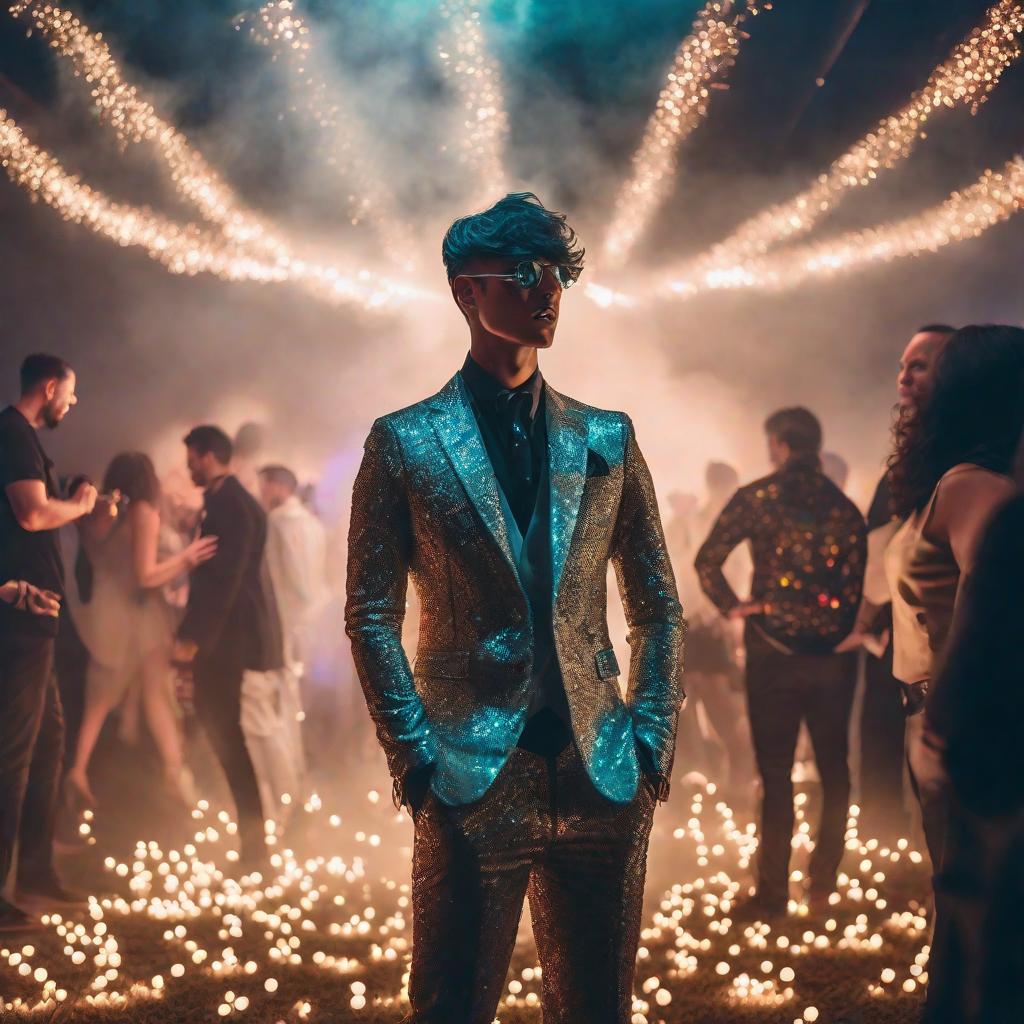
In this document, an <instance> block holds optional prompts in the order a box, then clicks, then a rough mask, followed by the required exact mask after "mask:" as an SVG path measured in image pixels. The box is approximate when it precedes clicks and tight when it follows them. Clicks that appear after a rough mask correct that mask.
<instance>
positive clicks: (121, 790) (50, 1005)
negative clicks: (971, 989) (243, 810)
mask: <svg viewBox="0 0 1024 1024" xmlns="http://www.w3.org/2000/svg"><path fill="white" fill-rule="evenodd" d="M367 770H368V771H369V773H370V777H372V778H375V779H377V780H378V784H379V781H380V775H379V767H378V766H377V765H376V764H374V765H370V766H368V767H367ZM122 771H123V768H122ZM136 774H137V773H131V772H125V773H124V774H121V775H117V774H116V773H115V774H114V775H113V777H111V776H110V774H109V766H108V777H107V778H106V780H105V783H104V785H105V792H106V793H107V800H106V801H104V805H103V806H109V807H110V808H111V809H110V810H108V811H104V810H103V808H102V807H101V809H100V810H99V811H98V812H97V815H96V817H95V820H94V821H93V831H94V835H95V840H96V842H95V844H94V845H92V846H90V847H88V848H87V850H86V852H85V853H84V854H79V855H78V856H76V857H75V858H74V859H73V860H72V861H70V862H69V872H70V873H73V874H75V875H76V876H77V877H76V880H77V881H79V882H81V883H82V884H84V885H86V886H88V891H90V892H93V893H94V894H96V896H97V900H96V901H94V902H93V903H92V905H91V906H90V907H89V908H87V909H85V910H81V911H78V912H76V913H73V914H71V915H68V916H66V917H62V918H59V919H58V918H48V919H47V924H46V927H45V928H44V929H43V930H42V931H41V932H40V934H39V935H38V936H32V937H31V938H29V939H19V940H17V941H16V942H12V941H10V940H3V939H0V993H2V996H3V999H4V1000H5V1003H6V1005H5V1007H3V1008H0V1018H2V1019H3V1020H4V1021H7V1020H18V1019H32V1020H53V1021H76V1022H78V1021H80V1022H97V1024H98V1022H103V1024H111V1022H115V1021H116V1022H120V1021H125V1022H127V1021H131V1022H133V1024H171V1022H175V1024H177V1022H188V1024H201V1022H204V1021H218V1020H244V1021H249V1022H252V1024H274V1022H276V1021H287V1022H293V1021H296V1022H297V1021H302V1020H310V1021H322V1022H327V1021H361V1022H367V1024H378V1022H379V1024H383V1022H388V1024H393V1022H395V1021H398V1020H399V1019H400V1018H401V1016H402V1014H403V1012H404V1009H405V1007H404V1005H403V1002H402V990H403V974H404V971H405V969H406V961H407V957H408V951H409V941H410V929H409V919H408V907H407V895H408V893H407V888H406V886H407V882H408V871H409V861H410V850H409V847H410V843H411V826H410V823H409V822H408V820H407V819H406V818H404V817H403V816H400V815H396V814H395V813H394V811H393V809H392V808H391V806H390V803H389V802H388V800H387V794H386V790H385V789H384V787H383V786H381V791H380V794H379V796H378V795H377V794H376V793H374V794H369V795H368V793H369V788H370V786H369V784H364V782H363V780H362V779H355V778H352V777H349V778H348V779H346V783H347V784H346V785H345V786H339V787H337V792H336V793H335V794H334V795H333V796H332V797H331V798H329V799H328V798H327V797H325V802H326V803H327V806H326V807H323V808H321V809H313V810H311V811H300V812H299V813H300V814H301V815H302V821H303V824H304V829H303V831H304V832H305V838H304V839H302V840H301V841H300V842H299V843H298V844H297V847H298V848H300V849H301V851H302V852H301V854H300V856H299V857H298V858H295V857H292V856H287V855H285V856H284V857H283V858H282V861H281V865H280V866H281V869H282V870H281V873H280V875H279V877H278V879H277V880H275V882H274V883H273V884H272V885H270V886H268V887H266V888H260V887H255V886H252V885H242V886H239V885H238V884H237V883H236V882H235V881H233V880H232V879H231V878H230V877H229V876H230V875H231V871H230V868H231V863H230V861H229V860H228V859H227V852H226V851H227V849H228V847H229V846H230V843H231V837H230V835H228V834H227V826H226V825H225V823H224V821H223V820H221V819H220V818H219V817H218V813H217V811H216V810H215V809H214V808H209V809H207V810H205V811H196V812H195V818H194V819H193V820H191V821H188V820H187V819H185V820H183V819H182V818H181V817H180V816H176V815H175V814H174V813H173V812H172V810H171V809H170V808H167V807H164V806H162V805H161V804H160V803H159V801H156V800H155V798H154V796H153V794H152V792H151V788H150V787H148V786H146V785H144V784H143V781H141V780H140V779H139V778H137V777H136ZM716 800H717V796H716V795H715V794H713V793H708V792H706V791H704V790H701V789H696V790H691V791H689V792H684V788H683V787H681V786H679V787H677V794H676V796H675V797H674V800H673V802H672V803H671V804H670V805H668V806H666V807H663V808H662V809H660V811H659V813H658V817H657V821H656V827H655V834H654V837H653V840H652V851H651V859H650V869H649V874H648V886H647V907H646V910H645V932H644V935H643V939H642V949H641V953H640V959H639V961H638V969H637V983H636V996H635V1002H634V1024H661V1022H664V1024H673V1022H686V1024H703V1022H708V1024H711V1022H714V1024H724V1022H730V1024H775V1022H784V1024H792V1022H794V1021H798V1020H799V1021H802V1022H805V1024H813V1022H814V1021H820V1022H822V1024H826V1022H828V1024H839V1022H848V1024H853V1022H859V1024H910V1022H912V1021H916V1020H917V1017H918V1015H919V1012H920V992H921V989H920V985H919V984H918V982H917V981H916V980H915V981H914V991H911V992H907V991H904V988H903V986H904V982H906V980H907V979H909V978H911V977H912V976H911V973H910V970H911V967H912V965H913V964H914V961H915V957H917V958H919V959H920V960H922V962H923V961H924V957H922V956H921V955H920V954H921V949H922V946H923V945H924V943H925V942H926V941H927V933H926V930H925V920H924V918H923V917H921V916H920V911H921V905H920V903H919V902H918V901H919V900H921V899H923V897H924V895H925V892H926V888H927V879H926V874H925V870H924V866H923V865H921V864H920V863H915V862H914V861H916V860H918V858H917V856H916V855H914V858H913V859H912V858H911V851H909V850H907V849H904V850H896V849H893V850H884V849H883V848H881V847H878V846H875V845H874V844H865V845H864V846H861V843H862V841H863V840H862V838H858V839H857V840H853V839H851V842H850V849H849V850H848V854H847V859H846V861H845V862H844V872H845V875H844V881H843V884H841V886H840V888H839V896H838V902H837V904H836V906H835V907H834V908H832V910H831V911H830V913H829V914H828V915H826V916H824V917H818V918H812V917H810V916H807V915H803V914H801V913H799V912H797V913H794V914H793V915H791V916H790V917H788V918H787V919H786V920H785V921H784V922H783V923H782V924H780V925H777V926H773V927H772V928H770V929H768V928H767V927H766V926H760V927H755V926H753V925H748V924H740V923H737V922H735V921H732V920H731V919H730V908H729V905H728V903H725V904H723V902H722V900H723V899H728V898H729V897H730V896H731V895H733V893H734V890H735V889H736V888H737V887H738V885H744V886H745V885H746V884H747V883H748V881H749V870H748V868H747V861H748V858H749V854H750V853H751V848H752V841H751V839H750V837H749V834H748V833H747V831H746V830H745V825H746V823H745V822H743V821H741V822H739V823H734V822H733V820H732V818H731V816H730V814H729V812H728V810H727V809H726V808H725V807H724V805H722V804H719V805H718V806H716ZM114 806H117V807H118V811H117V812H115V811H114V809H113V807H114ZM806 806H807V805H804V807H803V808H801V812H802V811H803V809H805V808H806ZM336 811H337V813H338V814H340V815H341V817H340V818H338V817H336V816H332V815H334V813H335V812H336ZM207 830H211V831H207ZM140 841H141V843H142V845H137V844H138V843H140ZM150 841H152V842H153V846H147V845H146V843H147V842H150ZM807 846H808V844H807V843H806V841H805V840H803V839H802V838H801V839H800V840H799V842H798V849H797V850H796V856H795V858H794V860H795V867H796V868H797V869H799V867H800V865H801V864H803V863H805V862H806V854H807ZM172 851H173V852H172ZM879 872H880V873H882V874H884V876H885V877H884V880H881V881H875V876H876V874H877V873H879ZM168 879H174V880H173V881H168ZM795 892H796V888H794V893H795ZM901 915H902V916H901ZM76 929H77V931H78V934H76ZM175 930H177V931H175ZM25 947H29V948H27V949H26V948H25ZM76 954H77V955H76ZM83 954H84V955H83ZM74 960H81V962H80V963H75V962H74ZM23 965H28V966H27V967H25V966H23ZM175 965H180V968H179V967H175ZM247 965H248V966H247ZM721 965H724V966H721ZM536 968H537V963H536V954H535V950H534V947H533V941H532V937H531V935H530V931H529V924H528V920H526V916H524V922H523V927H522V930H521V933H520V941H519V942H518V944H517V948H516V952H515V956H514V959H513V964H512V967H511V970H510V974H509V979H508V980H509V984H510V986H511V987H510V988H507V989H506V995H507V997H508V1000H509V1005H502V1006H501V1007H499V1012H498V1017H499V1019H500V1021H501V1022H502V1024H527V1022H530V1024H537V1022H539V1021H540V1009H539V1007H538V1006H537V1005H536V1000H537V995H538V993H539V991H540V981H539V978H538V977H537V971H536ZM887 968H888V969H890V970H891V971H892V972H893V978H892V980H891V981H887V982H883V980H882V979H883V978H885V979H888V978H889V975H888V974H884V973H883V972H885V971H886V969H887ZM179 970H180V971H181V972H182V973H181V976H180V977H178V976H175V975H176V974H177V973H178V972H179ZM916 970H917V969H916ZM43 972H45V973H43ZM720 972H721V973H720ZM790 972H792V977H791V976H790ZM744 975H745V976H746V977H744ZM271 979H272V981H271ZM268 981H271V983H270V987H271V988H274V989H275V990H274V991H272V992H271V991H268ZM275 982H276V987H275V986H274V984H273V983H275ZM769 983H770V984H769ZM759 986H761V987H760V990H759ZM908 987H910V986H909V985H908ZM58 989H59V990H61V992H62V993H63V994H64V995H63V998H62V1000H61V1001H59V1002H58V1001H56V998H55V996H56V995H57V994H59V993H57V992H56V990H58ZM47 997H49V998H47ZM19 999H20V1000H22V1002H21V1003H20V1004H18V1003H17V1002H16V1001H17V1000H19ZM581 1024H584V1022H581Z"/></svg>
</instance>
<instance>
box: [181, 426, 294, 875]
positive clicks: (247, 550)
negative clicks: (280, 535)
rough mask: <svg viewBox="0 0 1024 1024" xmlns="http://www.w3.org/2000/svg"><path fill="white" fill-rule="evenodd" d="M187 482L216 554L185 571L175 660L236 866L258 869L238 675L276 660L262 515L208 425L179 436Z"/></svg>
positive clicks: (256, 802)
mask: <svg viewBox="0 0 1024 1024" xmlns="http://www.w3.org/2000/svg"><path fill="white" fill-rule="evenodd" d="M185 448H186V451H187V453H188V468H189V472H190V473H191V475H192V480H193V482H194V483H195V484H196V485H197V486H198V487H202V488H203V489H204V490H205V491H206V496H205V499H204V502H203V507H204V513H203V526H202V534H203V536H211V537H216V538H217V540H218V543H217V554H216V556H215V557H214V558H212V559H211V560H210V561H209V562H206V563H205V564H203V565H201V566H199V567H198V568H197V569H196V571H195V572H194V573H193V575H192V580H191V584H190V589H189V598H188V607H187V609H186V611H185V618H184V620H183V621H182V624H181V627H180V628H179V630H178V644H177V646H176V649H175V662H176V663H177V664H179V665H180V664H190V665H191V666H192V675H193V678H194V680H195V707H196V714H197V715H198V716H199V720H200V721H201V722H202V724H203V728H204V729H205V730H206V734H207V736H208V737H209V740H210V744H211V746H212V747H213V749H214V752H215V753H216V755H217V758H218V759H219V760H220V763H221V767H222V768H223V769H224V774H225V775H226V776H227V780H228V785H229V786H230V787H231V794H232V796H233V797H234V800H235V807H236V809H237V812H238V829H239V837H240V840H241V866H242V867H243V868H248V869H251V870H255V869H258V868H261V867H264V866H265V861H266V851H265V847H264V842H263V809H262V806H261V804H260V795H259V788H258V786H257V783H256V775H255V772H254V771H253V765H252V759H251V758H250V756H249V751H248V749H247V748H246V745H245V738H244V736H243V734H242V726H241V723H240V705H241V692H242V676H243V675H244V673H245V671H246V670H247V669H251V670H254V671H260V672H265V671H268V670H270V669H275V668H280V667H281V665H282V657H281V644H280V628H279V627H278V624H277V622H276V621H275V614H274V610H273V606H272V604H271V603H270V600H269V595H268V593H267V589H266V580H265V577H264V574H263V547H264V544H265V543H266V538H267V519H266V515H265V513H264V512H263V509H262V508H260V505H259V503H258V502H257V501H256V499H255V498H253V496H252V495H251V494H249V492H248V491H247V490H246V489H245V488H244V487H243V486H242V485H241V484H240V483H239V482H238V480H237V479H236V478H235V477H234V476H232V475H231V473H230V472H229V469H228V467H229V464H230V462H231V454H232V451H231V440H230V438H229V437H228V436H227V434H225V433H224V431H222V430H220V429H219V428H218V427H212V426H202V427H196V428H195V429H194V430H192V431H191V433H189V435H188V436H187V437H186V438H185Z"/></svg>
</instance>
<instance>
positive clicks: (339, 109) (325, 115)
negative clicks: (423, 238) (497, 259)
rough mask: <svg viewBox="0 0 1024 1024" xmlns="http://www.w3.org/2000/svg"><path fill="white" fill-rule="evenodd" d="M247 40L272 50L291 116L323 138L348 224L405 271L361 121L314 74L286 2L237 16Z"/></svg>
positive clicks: (316, 62) (317, 59)
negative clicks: (372, 235)
mask: <svg viewBox="0 0 1024 1024" xmlns="http://www.w3.org/2000/svg"><path fill="white" fill-rule="evenodd" d="M246 22H248V23H249V29H250V34H251V36H252V38H253V39H255V40H256V41H257V42H258V43H260V44H261V45H263V46H266V47H267V48H269V49H270V50H271V51H272V54H273V58H272V59H273V60H275V61H277V60H278V59H280V60H281V62H282V64H283V65H284V66H285V67H286V68H287V70H288V73H289V75H290V76H291V85H292V89H291V95H292V97H293V99H294V104H295V105H293V107H292V110H293V112H297V111H298V110H299V109H301V111H302V112H303V113H304V114H305V116H306V117H307V118H308V119H309V120H310V121H311V122H312V123H313V124H315V125H316V126H317V127H318V128H319V130H320V132H321V135H322V137H323V139H324V151H325V152H324V155H325V158H326V163H327V165H328V166H329V167H331V168H333V169H334V170H335V172H336V173H337V174H338V175H339V176H341V177H342V178H343V179H344V180H345V181H346V182H347V183H348V185H349V188H350V189H351V191H350V192H349V194H348V197H347V198H348V204H349V219H350V222H351V223H352V224H353V226H354V225H357V224H359V223H360V222H362V221H364V220H365V221H367V222H368V223H370V224H371V225H372V227H373V229H374V230H375V231H376V232H377V235H378V237H379V238H380V240H381V242H382V243H383V245H384V249H385V251H386V252H387V253H388V254H389V256H391V257H392V258H394V259H395V260H396V262H398V263H400V264H401V265H402V266H403V268H404V269H407V270H408V269H411V266H412V259H411V257H412V253H413V246H412V242H411V235H410V232H409V229H408V227H407V226H406V225H405V224H403V223H402V221H401V218H400V216H399V213H398V209H397V206H396V203H395V198H394V196H393V194H392V193H391V190H390V189H388V188H387V187H386V186H385V184H384V182H383V178H382V175H381V173H380V171H379V168H378V167H377V166H376V164H377V163H379V161H376V160H373V159H372V155H373V152H374V145H373V143H372V141H371V140H370V138H369V137H368V135H367V133H366V130H365V127H364V125H363V122H362V120H361V119H360V118H359V117H357V116H356V115H355V114H354V113H353V112H352V111H349V110H346V109H344V107H343V106H342V104H341V102H340V101H338V100H337V99H335V98H334V96H335V95H336V92H337V90H332V88H331V87H330V85H329V84H328V81H327V79H326V78H325V77H324V76H323V75H322V74H319V73H318V72H317V71H316V67H318V66H321V65H322V64H323V58H322V56H321V55H320V54H319V53H318V51H317V50H316V48H315V47H314V44H313V40H312V33H311V31H310V28H309V26H308V25H307V24H306V22H305V21H304V20H303V19H302V17H300V16H299V15H298V14H297V13H296V11H295V4H294V3H293V2H292V0H275V2H273V3H268V4H265V5H264V6H263V7H261V8H260V9H259V10H258V11H257V12H256V14H255V15H254V16H252V17H248V16H242V17H241V18H240V19H238V20H237V21H236V25H237V26H238V27H240V26H241V25H242V24H245V23H246Z"/></svg>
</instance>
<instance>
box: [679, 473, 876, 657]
mask: <svg viewBox="0 0 1024 1024" xmlns="http://www.w3.org/2000/svg"><path fill="white" fill-rule="evenodd" d="M744 541H749V542H750V545H751V549H752V550H751V553H752V555H753V559H754V581H753V584H752V585H751V594H750V596H751V600H753V601H757V602H759V603H763V604H764V605H765V612H764V614H763V615H758V616H754V617H753V618H752V619H751V620H750V621H751V622H752V623H753V624H754V625H755V626H756V627H757V628H758V629H759V630H760V631H761V632H762V634H765V635H767V637H768V638H769V640H774V641H776V643H778V644H780V645H781V646H782V648H783V649H785V650H790V651H794V652H800V653H806V654H815V653H826V652H828V651H831V650H832V648H834V647H835V645H836V644H837V643H839V641H840V640H842V639H843V638H844V637H845V636H847V634H848V633H849V632H850V630H851V629H852V628H853V622H854V619H855V618H856V615H857V609H858V607H859V606H860V598H861V588H862V585H863V582H864V567H865V564H866V561H867V535H866V527H865V525H864V517H863V516H862V515H861V513H860V510H859V509H858V508H857V506H856V505H854V504H853V502H852V501H850V499H849V498H847V497H846V495H845V494H843V492H842V491H841V490H840V489H839V488H838V487H836V485H835V484H834V483H832V481H831V480H829V479H828V477H827V476H825V475H824V473H822V472H821V471H820V469H819V468H818V466H817V460H800V459H791V460H790V461H789V462H787V463H786V464H785V465H784V466H783V467H782V468H781V469H780V470H779V471H778V472H776V473H773V474H772V475H771V476H767V477H764V478H763V479H761V480H756V481H755V482H754V483H752V484H748V485H747V486H746V487H741V488H740V489H739V490H738V491H737V492H736V493H735V494H734V495H733V497H732V499H731V500H730V501H729V503H728V504H727V505H726V506H725V508H724V509H723V510H722V513H721V515H720V516H719V517H718V520H717V522H716V523H715V525H714V526H713V527H712V528H711V533H710V534H709V535H708V538H707V540H706V541H705V542H704V544H703V546H702V547H701V549H700V551H699V552H698V553H697V560H696V568H697V574H698V576H699V577H700V583H701V586H702V587H703V589H704V592H705V593H706V594H707V595H708V597H709V598H710V599H711V600H712V601H713V602H714V603H715V605H716V606H717V607H718V609H719V610H720V611H721V612H723V613H725V612H728V611H729V610H730V609H731V608H733V607H734V606H735V605H736V604H738V603H739V599H738V598H737V596H736V594H735V593H734V591H733V589H732V587H731V586H730V585H729V582H728V581H727V580H726V578H725V576H724V574H723V573H722V564H723V563H724V562H725V560H726V558H728V557H729V553H730V552H731V551H732V550H733V549H734V548H735V547H737V545H739V544H742V543H743V542H744Z"/></svg>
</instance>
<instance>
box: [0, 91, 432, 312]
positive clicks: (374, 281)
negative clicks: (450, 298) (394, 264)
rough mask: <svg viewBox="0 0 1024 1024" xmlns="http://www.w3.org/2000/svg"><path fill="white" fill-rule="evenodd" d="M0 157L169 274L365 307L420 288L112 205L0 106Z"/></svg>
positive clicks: (11, 173) (43, 193) (18, 177)
mask: <svg viewBox="0 0 1024 1024" xmlns="http://www.w3.org/2000/svg"><path fill="white" fill-rule="evenodd" d="M0 163H2V165H3V167H4V169H5V170H6V172H7V175H8V177H9V178H10V179H11V180H12V181H13V182H14V183H15V184H17V185H20V186H21V187H22V188H24V189H25V190H26V191H27V192H28V193H29V195H30V196H31V197H32V198H33V199H39V200H42V201H43V202H44V203H46V204H47V206H49V207H51V208H52V209H54V210H56V211H57V213H58V214H60V216H61V217H62V218H63V219H64V220H66V221H70V222H72V223H76V224H84V225H86V226H87V227H89V228H91V229H92V230H93V231H95V232H96V233H97V234H99V235H101V236H103V237H104V238H108V239H110V240H111V241H113V242H116V243H117V244H118V245H122V246H138V247H139V248H142V249H144V250H145V252H146V253H147V254H148V255H149V256H150V258H151V259H154V260H156V261H157V262H159V263H161V264H162V265H163V266H165V267H166V268H167V269H168V270H170V271H171V272H172V273H174V274H190V275H191V274H200V273H209V274H215V275H216V276H217V277H219V278H221V279H222V280H225V281H257V282H262V283H270V282H282V281H292V282H294V283H296V284H298V285H300V286H302V287H304V288H306V289H308V290H309V291H310V292H311V293H312V294H314V295H316V296H317V297H318V298H321V299H324V300H327V301H330V302H334V303H341V302H354V303H358V304H361V305H364V306H367V307H370V308H372V307H375V306H379V305H381V304H383V303H386V302H389V301H391V300H396V299H409V298H418V299H425V298H427V297H428V294H427V293H425V292H423V291H421V290H419V289H417V288H414V287H412V286H406V285H401V284H397V283H395V282H393V281H391V280H389V279H388V278H386V277H383V276H381V275H378V274H370V273H369V272H368V271H361V272H358V273H354V274H352V273H345V272H343V271H341V270H340V269H339V268H338V267H335V266H333V265H330V264H322V263H314V262H310V261H307V260H301V259H296V258H288V259H285V260H282V261H280V262H278V263H269V262H266V261H261V260H259V259H257V258H255V257H254V256H252V255H251V254H250V253H249V252H248V250H247V248H246V247H244V246H241V245H239V244H238V243H235V242H231V241H228V240H225V239H223V238H220V237H217V236H214V235H212V234H211V233H210V232H209V231H206V230H204V229H203V228H201V227H198V226H197V225H195V224H177V223H175V222H173V221H171V220H169V219H168V218H166V217H164V216H162V215H160V214H158V213H155V212H153V211H152V210H149V209H147V208H145V207H135V206H130V205H126V204H122V203H116V202H114V201H112V200H111V199H110V198H108V197H107V196H106V195H105V194H104V193H102V192H100V191H98V190H96V189H93V188H90V187H89V186H88V185H85V184H83V183H82V182H81V181H80V179H79V178H77V177H76V176H74V175H72V174H69V173H67V171H65V170H64V168H63V167H62V166H61V164H60V162H59V161H58V160H57V159H56V158H55V157H53V156H52V155H51V154H50V153H48V152H46V151H45V150H43V149H41V148H40V147H38V146H36V145H34V144H33V143H32V142H30V141H29V140H28V139H27V138H26V136H25V134H24V133H23V132H22V131H21V129H20V128H19V127H18V125H17V124H16V123H15V122H14V120H13V119H11V118H10V117H8V116H7V112H6V111H5V110H3V109H2V108H0Z"/></svg>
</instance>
